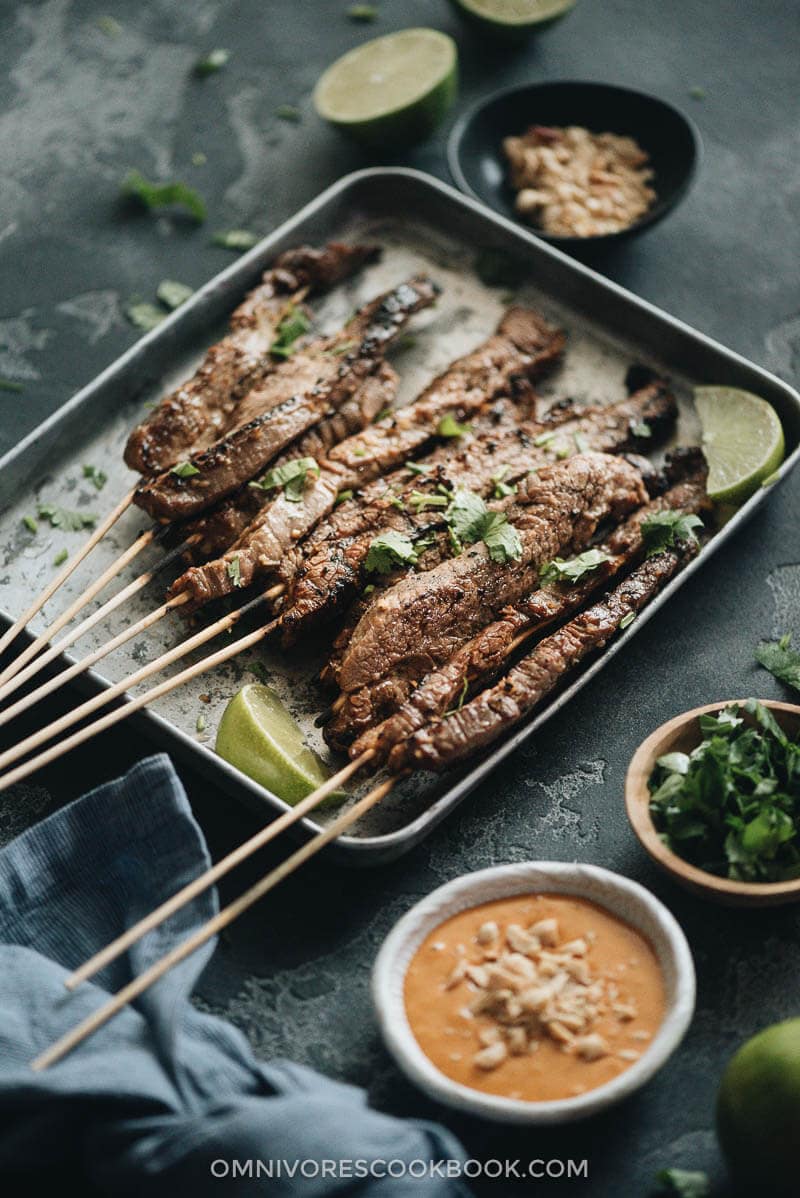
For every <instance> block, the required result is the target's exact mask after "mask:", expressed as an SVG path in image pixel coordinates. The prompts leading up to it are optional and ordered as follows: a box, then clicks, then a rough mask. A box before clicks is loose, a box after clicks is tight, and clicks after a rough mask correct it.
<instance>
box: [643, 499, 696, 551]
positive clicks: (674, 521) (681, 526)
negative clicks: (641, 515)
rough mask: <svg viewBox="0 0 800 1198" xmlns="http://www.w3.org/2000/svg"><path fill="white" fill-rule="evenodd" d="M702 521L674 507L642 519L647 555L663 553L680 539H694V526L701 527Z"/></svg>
mask: <svg viewBox="0 0 800 1198" xmlns="http://www.w3.org/2000/svg"><path fill="white" fill-rule="evenodd" d="M702 527H703V521H702V520H701V519H700V517H699V516H693V515H689V514H687V513H686V512H681V511H678V510H677V509H675V508H667V509H665V510H664V511H663V512H655V513H654V514H653V515H652V516H648V517H647V519H646V520H643V521H642V524H641V529H642V540H643V542H644V547H645V549H646V550H647V556H648V557H653V556H654V555H655V554H656V553H663V552H664V550H665V549H672V548H673V547H675V546H676V545H678V544H679V543H680V542H681V541H696V540H697V536H696V534H695V531H694V530H695V529H696V528H702Z"/></svg>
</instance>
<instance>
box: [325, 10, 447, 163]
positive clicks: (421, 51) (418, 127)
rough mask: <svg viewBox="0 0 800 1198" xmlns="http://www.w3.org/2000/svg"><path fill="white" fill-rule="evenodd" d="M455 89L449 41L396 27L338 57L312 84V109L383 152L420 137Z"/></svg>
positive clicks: (444, 109)
mask: <svg viewBox="0 0 800 1198" xmlns="http://www.w3.org/2000/svg"><path fill="white" fill-rule="evenodd" d="M457 86H458V51H457V50H456V44H455V42H454V41H453V39H452V38H451V37H448V36H447V34H445V33H440V32H439V31H438V30H436V29H401V30H400V32H399V33H390V34H389V35H388V36H386V37H378V38H375V39H374V40H373V41H369V42H364V43H363V45H361V46H356V48H355V49H354V50H350V51H349V52H348V53H347V54H344V55H343V56H342V57H341V58H338V59H337V60H336V62H334V63H333V64H332V65H331V66H329V67H328V69H327V71H325V73H324V75H323V76H322V77H321V79H320V80H319V82H318V83H317V86H316V87H315V89H314V106H315V108H316V110H317V112H318V113H319V115H320V116H321V117H322V118H323V120H326V121H329V122H330V123H331V124H332V125H336V126H337V128H339V129H341V130H342V131H343V132H345V133H348V134H350V135H351V136H352V137H354V138H355V139H356V140H358V141H360V142H362V143H364V144H365V145H370V146H380V147H381V148H383V149H389V148H391V147H393V146H397V145H404V144H409V143H411V142H414V141H419V140H420V139H421V138H423V137H426V136H427V134H429V133H430V132H431V131H432V130H433V129H434V128H435V127H436V125H438V123H439V121H440V120H441V119H442V117H443V116H444V114H445V113H446V112H447V110H448V108H449V107H450V105H451V104H452V103H453V100H454V99H455V95H456V90H457Z"/></svg>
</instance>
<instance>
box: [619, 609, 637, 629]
mask: <svg viewBox="0 0 800 1198" xmlns="http://www.w3.org/2000/svg"><path fill="white" fill-rule="evenodd" d="M635 619H636V612H635V611H629V612H627V613H626V614H625V615H624V616H623V617H622V619H621V620H620V622H619V627H620V629H622V628H627V627H628V626H629V625H630V624H632V623H633V621H634V620H635Z"/></svg>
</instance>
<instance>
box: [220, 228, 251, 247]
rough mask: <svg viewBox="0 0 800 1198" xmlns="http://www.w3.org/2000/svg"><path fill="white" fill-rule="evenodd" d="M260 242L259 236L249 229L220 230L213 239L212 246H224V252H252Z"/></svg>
mask: <svg viewBox="0 0 800 1198" xmlns="http://www.w3.org/2000/svg"><path fill="white" fill-rule="evenodd" d="M258 241H259V238H258V235H257V234H256V233H251V232H250V230H249V229H220V230H219V231H218V232H217V233H215V234H214V236H213V237H212V238H211V244H212V245H219V246H222V248H223V249H224V250H251V249H252V248H253V246H254V245H257V244H258Z"/></svg>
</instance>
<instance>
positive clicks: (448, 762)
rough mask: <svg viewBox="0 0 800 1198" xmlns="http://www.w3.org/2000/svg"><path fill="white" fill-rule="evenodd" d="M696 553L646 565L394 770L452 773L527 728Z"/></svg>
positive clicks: (397, 755) (398, 757)
mask: <svg viewBox="0 0 800 1198" xmlns="http://www.w3.org/2000/svg"><path fill="white" fill-rule="evenodd" d="M697 550H698V545H697V542H696V541H691V542H683V543H681V544H680V545H678V546H676V547H675V548H674V549H669V550H666V551H664V552H663V553H659V554H657V555H656V556H655V557H651V558H648V559H647V560H646V561H645V562H643V563H642V564H641V565H640V566H637V567H636V569H635V570H634V571H633V572H632V573H631V574H629V575H628V577H627V578H626V579H625V581H624V582H622V583H620V584H619V586H617V587H615V589H614V590H613V591H611V592H610V593H609V594H608V595H606V596H605V597H604V598H603V599H601V600H599V602H597V603H595V604H594V605H593V606H592V607H590V608H588V610H587V611H584V612H581V614H580V615H578V616H575V618H574V619H572V620H570V621H569V622H568V623H567V624H565V625H564V626H563V627H562V628H560V629H559V630H558V631H557V632H554V633H553V634H552V635H551V636H548V637H545V639H544V640H543V641H540V642H539V644H538V645H537V646H536V648H535V649H533V650H532V652H531V653H529V654H527V655H526V656H525V657H523V658H522V659H521V660H520V661H519V662H518V663H517V664H516V665H515V666H514V667H513V668H512V669H511V670H509V672H508V674H507V675H506V676H505V677H504V678H503V679H502V680H501V681H500V682H498V683H497V685H496V686H493V687H490V688H489V689H488V690H484V691H481V692H480V694H478V695H476V696H475V698H474V699H471V700H470V701H469V702H468V703H465V704H464V706H463V707H462V708H460V710H458V711H454V712H453V713H452V714H451V715H448V716H447V717H446V718H443V719H440V720H437V721H435V722H434V723H432V724H429V725H428V726H427V727H424V728H420V729H419V730H418V731H417V732H415V733H414V734H413V735H412V736H411V737H409V738H408V739H406V740H404V741H401V742H400V743H398V744H396V745H395V746H394V747H393V749H392V751H391V752H390V754H389V757H388V761H387V765H388V767H389V769H390V770H392V771H393V772H399V771H401V770H407V769H412V770H414V769H423V770H445V769H450V768H451V767H452V766H454V765H456V764H458V763H459V762H460V761H463V760H464V759H465V758H467V757H471V756H472V755H473V754H474V753H477V752H479V751H480V750H481V749H483V748H485V747H486V746H487V745H489V744H491V743H492V742H493V741H495V740H496V739H497V738H498V737H499V736H501V735H502V733H504V732H507V731H508V730H509V729H510V728H513V727H514V726H515V725H517V724H519V723H521V722H522V720H523V719H524V718H525V716H527V715H528V714H529V713H530V712H531V711H533V709H534V708H535V707H538V706H539V704H541V703H542V702H543V700H544V699H546V698H547V696H548V695H550V694H551V693H552V692H553V691H554V690H555V688H556V687H557V686H559V685H560V684H562V683H563V682H565V681H566V680H567V679H568V678H569V677H570V675H571V674H572V673H573V672H574V670H575V669H576V668H577V666H578V665H580V663H581V662H582V661H584V660H585V658H586V657H588V656H589V654H591V653H594V652H596V651H597V650H599V649H603V648H604V647H605V646H606V645H607V644H608V642H609V641H610V640H611V638H612V637H613V636H614V635H615V633H617V632H618V631H619V630H620V628H621V627H622V626H626V624H627V621H628V620H631V619H633V618H634V617H635V616H636V614H637V613H638V612H640V611H641V610H642V608H643V607H645V606H646V605H647V604H648V603H649V602H650V600H651V599H653V598H654V597H655V596H656V595H657V594H658V592H659V591H660V590H662V589H663V588H664V587H665V586H666V585H667V583H668V582H669V581H670V580H671V579H672V578H674V577H675V575H676V574H677V573H678V571H679V570H680V569H681V568H682V567H683V566H684V565H685V564H686V562H688V561H689V560H691V558H692V557H694V555H695V554H696V553H697Z"/></svg>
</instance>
